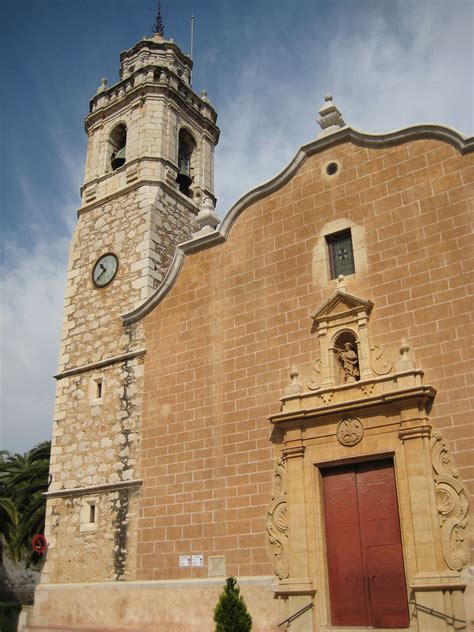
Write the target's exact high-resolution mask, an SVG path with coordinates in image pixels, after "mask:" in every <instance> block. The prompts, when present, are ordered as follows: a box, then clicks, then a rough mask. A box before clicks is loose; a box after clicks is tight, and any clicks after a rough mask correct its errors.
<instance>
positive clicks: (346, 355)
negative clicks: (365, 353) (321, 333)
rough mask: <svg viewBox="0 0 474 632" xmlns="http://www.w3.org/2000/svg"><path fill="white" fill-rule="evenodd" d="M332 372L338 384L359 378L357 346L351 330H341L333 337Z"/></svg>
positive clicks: (355, 380) (356, 380)
mask: <svg viewBox="0 0 474 632" xmlns="http://www.w3.org/2000/svg"><path fill="white" fill-rule="evenodd" d="M332 349H333V352H334V362H335V367H334V369H335V370H334V374H335V376H336V380H337V383H338V384H347V383H348V382H358V381H359V380H360V369H359V346H358V341H357V337H356V335H355V333H354V332H352V331H348V330H345V331H341V332H340V333H339V334H337V336H336V337H335V338H334V344H333V347H332Z"/></svg>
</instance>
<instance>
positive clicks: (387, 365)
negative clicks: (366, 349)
mask: <svg viewBox="0 0 474 632" xmlns="http://www.w3.org/2000/svg"><path fill="white" fill-rule="evenodd" d="M370 351H371V352H372V354H371V364H372V371H373V372H374V373H375V374H376V375H387V373H390V371H391V370H392V368H393V362H390V360H388V359H387V358H386V357H385V350H384V349H381V348H380V347H379V345H373V346H372V347H370Z"/></svg>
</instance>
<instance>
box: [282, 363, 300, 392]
mask: <svg viewBox="0 0 474 632" xmlns="http://www.w3.org/2000/svg"><path fill="white" fill-rule="evenodd" d="M299 374H300V373H299V371H298V369H297V368H296V367H295V366H293V367H292V368H291V371H290V379H291V382H290V383H289V385H288V386H287V387H286V388H285V395H295V394H296V393H299V392H300V391H301V386H300V383H299V382H298V376H299Z"/></svg>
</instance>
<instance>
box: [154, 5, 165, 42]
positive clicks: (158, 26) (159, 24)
mask: <svg viewBox="0 0 474 632" xmlns="http://www.w3.org/2000/svg"><path fill="white" fill-rule="evenodd" d="M153 33H156V34H157V35H161V37H163V36H164V34H165V25H164V24H163V18H162V17H161V0H158V12H157V15H156V19H155V24H154V26H153Z"/></svg>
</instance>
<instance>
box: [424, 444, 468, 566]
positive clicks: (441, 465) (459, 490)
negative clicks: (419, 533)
mask: <svg viewBox="0 0 474 632" xmlns="http://www.w3.org/2000/svg"><path fill="white" fill-rule="evenodd" d="M431 460H432V465H433V472H434V483H435V492H436V506H437V509H438V517H439V526H440V528H441V539H442V543H443V555H444V559H445V562H446V564H447V565H448V566H449V568H451V569H452V570H456V571H460V570H462V569H463V568H464V566H466V565H467V563H468V560H469V558H468V543H467V541H466V531H467V523H468V512H469V500H468V496H467V493H466V490H465V488H464V486H463V484H462V483H461V481H459V479H458V473H457V471H456V469H455V468H454V463H453V458H452V456H451V451H450V449H449V446H448V442H447V441H446V439H444V438H443V436H442V434H441V433H440V432H438V431H434V432H433V433H432V435H431Z"/></svg>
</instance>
